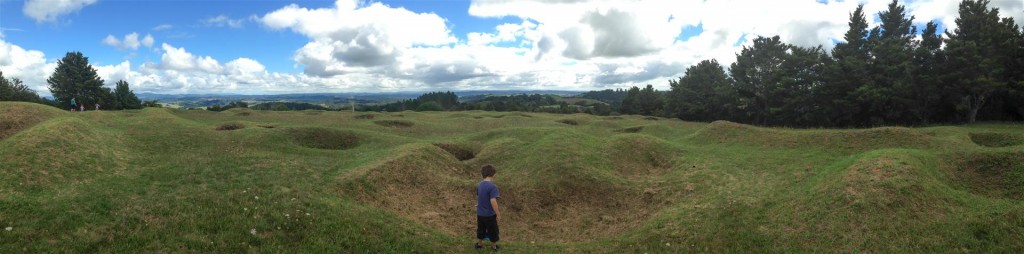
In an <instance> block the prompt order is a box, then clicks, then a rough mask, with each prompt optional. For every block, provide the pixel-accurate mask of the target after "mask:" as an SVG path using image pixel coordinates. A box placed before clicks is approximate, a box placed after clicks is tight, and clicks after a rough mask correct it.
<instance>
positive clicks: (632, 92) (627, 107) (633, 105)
mask: <svg viewBox="0 0 1024 254" xmlns="http://www.w3.org/2000/svg"><path fill="white" fill-rule="evenodd" d="M619 111H620V112H621V113H623V114H640V112H641V110H640V88H639V87H636V86H634V87H630V88H629V90H627V91H626V97H623V98H622V106H621V107H620V108H619Z"/></svg>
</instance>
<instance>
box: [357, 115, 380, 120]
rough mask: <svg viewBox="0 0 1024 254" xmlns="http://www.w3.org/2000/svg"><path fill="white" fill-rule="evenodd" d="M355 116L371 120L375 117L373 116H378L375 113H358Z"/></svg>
mask: <svg viewBox="0 0 1024 254" xmlns="http://www.w3.org/2000/svg"><path fill="white" fill-rule="evenodd" d="M354 117H355V118H356V119H361V120H369V119H373V118H375V117H376V116H375V115H373V114H362V115H356V116H354Z"/></svg>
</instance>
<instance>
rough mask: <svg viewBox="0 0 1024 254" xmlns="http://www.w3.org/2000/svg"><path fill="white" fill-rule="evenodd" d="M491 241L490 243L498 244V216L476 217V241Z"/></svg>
mask: <svg viewBox="0 0 1024 254" xmlns="http://www.w3.org/2000/svg"><path fill="white" fill-rule="evenodd" d="M484 238H488V239H491V242H492V243H496V242H498V239H499V237H498V216H497V215H494V216H480V215H477V216H476V239H481V240H483V239H484Z"/></svg>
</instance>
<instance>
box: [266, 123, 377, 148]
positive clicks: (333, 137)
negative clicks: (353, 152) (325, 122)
mask: <svg viewBox="0 0 1024 254" xmlns="http://www.w3.org/2000/svg"><path fill="white" fill-rule="evenodd" d="M284 131H285V134H286V135H287V136H288V138H289V139H290V140H291V141H292V142H294V143H295V144H298V145H300V146H305V147H309V148H316V149H329V150H346V149H352V148H354V147H356V146H359V142H360V137H359V135H356V134H355V133H352V132H348V131H340V130H332V129H327V128H314V127H310V128H288V129H285V130H284Z"/></svg>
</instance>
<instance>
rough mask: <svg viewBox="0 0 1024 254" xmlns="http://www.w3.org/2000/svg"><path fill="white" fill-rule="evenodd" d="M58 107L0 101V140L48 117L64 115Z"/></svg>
mask: <svg viewBox="0 0 1024 254" xmlns="http://www.w3.org/2000/svg"><path fill="white" fill-rule="evenodd" d="M65 114H67V112H63V111H61V110H60V109H57V108H54V107H50V106H46V105H42V104H36V103H27V102H6V101H2V102H0V140H2V139H5V138H7V137H10V136H12V135H14V134H15V133H18V132H20V131H22V130H25V129H28V128H29V127H32V126H34V125H36V124H38V123H40V122H43V121H46V120H48V119H50V118H53V117H56V116H61V115H65Z"/></svg>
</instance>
